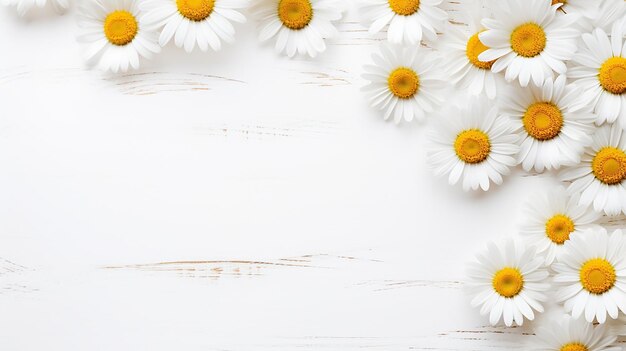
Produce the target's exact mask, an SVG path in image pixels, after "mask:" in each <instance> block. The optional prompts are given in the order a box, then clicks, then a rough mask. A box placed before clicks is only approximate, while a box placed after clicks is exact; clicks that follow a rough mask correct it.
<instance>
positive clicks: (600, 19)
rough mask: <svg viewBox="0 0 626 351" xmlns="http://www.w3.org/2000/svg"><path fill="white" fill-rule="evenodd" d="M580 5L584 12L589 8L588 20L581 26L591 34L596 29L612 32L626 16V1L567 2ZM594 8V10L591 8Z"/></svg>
mask: <svg viewBox="0 0 626 351" xmlns="http://www.w3.org/2000/svg"><path fill="white" fill-rule="evenodd" d="M574 1H575V2H576V4H578V3H580V5H577V6H580V7H581V8H582V9H581V10H582V11H584V10H585V8H584V7H585V6H586V7H587V9H586V10H587V16H586V18H585V19H586V20H585V21H583V22H582V23H581V24H582V25H583V28H584V30H585V31H586V32H591V31H593V30H594V29H595V28H601V29H602V30H603V31H605V32H610V31H611V27H612V26H613V24H614V23H615V22H617V21H618V20H621V19H622V18H624V16H626V2H625V1H624V0H598V1H593V2H592V1H587V0H567V2H574ZM590 7H593V8H590Z"/></svg>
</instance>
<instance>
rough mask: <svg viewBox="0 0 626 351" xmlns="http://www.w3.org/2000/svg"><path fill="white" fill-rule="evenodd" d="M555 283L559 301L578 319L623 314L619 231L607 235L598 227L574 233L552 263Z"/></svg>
mask: <svg viewBox="0 0 626 351" xmlns="http://www.w3.org/2000/svg"><path fill="white" fill-rule="evenodd" d="M552 268H553V269H554V271H555V272H556V275H555V277H554V282H555V283H557V284H559V285H560V288H559V289H558V291H557V293H556V299H557V301H558V302H564V303H565V309H566V310H567V311H568V312H571V313H572V316H573V317H574V318H576V319H578V318H579V317H580V316H581V315H583V313H584V315H585V319H586V320H587V321H588V322H589V323H591V322H593V321H594V319H595V320H597V321H598V322H599V323H604V322H605V321H606V315H607V314H608V315H609V316H610V317H611V318H613V319H616V318H617V317H618V315H619V310H621V311H622V313H626V237H624V234H623V233H622V231H621V230H616V231H614V232H613V233H611V234H608V233H607V231H606V229H604V228H600V229H596V230H591V231H587V232H585V233H583V235H574V236H572V237H570V240H568V241H567V242H566V243H565V249H564V250H563V252H562V254H561V255H560V257H559V258H558V262H557V263H554V264H553V265H552Z"/></svg>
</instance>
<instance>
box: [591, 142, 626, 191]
mask: <svg viewBox="0 0 626 351" xmlns="http://www.w3.org/2000/svg"><path fill="white" fill-rule="evenodd" d="M591 169H592V170H593V175H595V176H596V178H597V179H598V180H599V181H601V182H603V183H604V184H609V185H613V184H618V183H621V182H622V181H623V180H625V179H626V153H624V151H623V150H620V149H618V148H615V147H612V146H607V147H605V148H603V149H601V150H600V151H598V153H597V154H596V155H595V156H594V157H593V161H592V162H591Z"/></svg>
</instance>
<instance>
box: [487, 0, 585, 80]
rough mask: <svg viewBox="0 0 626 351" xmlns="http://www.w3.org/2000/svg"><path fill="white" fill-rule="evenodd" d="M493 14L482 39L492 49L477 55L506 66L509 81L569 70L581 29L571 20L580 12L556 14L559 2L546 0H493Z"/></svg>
mask: <svg viewBox="0 0 626 351" xmlns="http://www.w3.org/2000/svg"><path fill="white" fill-rule="evenodd" d="M491 9H492V11H493V15H494V18H493V19H490V18H486V19H484V20H483V22H482V23H483V25H484V26H485V27H486V28H487V30H486V31H484V32H481V33H480V34H479V36H478V37H479V39H480V41H481V42H482V43H483V44H485V45H486V46H487V47H489V49H487V50H485V51H484V52H483V53H482V54H480V55H478V59H479V60H481V61H484V62H489V61H493V60H497V61H496V62H495V63H494V64H493V66H492V67H491V69H492V70H493V71H494V72H501V71H503V70H506V73H505V78H506V79H507V80H509V81H512V80H515V79H519V82H520V84H521V85H522V86H527V85H528V82H529V81H530V80H531V78H532V81H533V82H534V83H535V85H541V84H543V82H544V80H546V79H548V78H553V77H554V73H553V72H556V73H559V74H563V73H565V71H566V70H567V68H566V66H565V62H564V61H567V60H569V59H571V58H572V56H573V55H574V53H575V52H576V49H577V46H576V39H577V38H578V37H579V36H580V33H579V32H578V31H577V30H576V29H574V28H572V26H571V24H572V23H573V22H574V21H575V20H576V19H577V17H578V16H573V15H566V14H560V15H558V16H557V15H556V11H557V6H551V3H550V2H549V1H545V0H507V1H493V2H492V6H491Z"/></svg>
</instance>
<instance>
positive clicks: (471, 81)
mask: <svg viewBox="0 0 626 351" xmlns="http://www.w3.org/2000/svg"><path fill="white" fill-rule="evenodd" d="M459 13H460V14H461V16H462V17H463V22H464V23H466V24H467V27H462V29H461V28H459V27H458V26H451V25H450V26H449V28H448V29H447V30H446V35H445V37H444V42H443V45H442V48H441V51H442V53H443V55H442V56H443V58H444V60H445V61H446V62H445V66H446V68H447V70H448V72H449V74H450V76H451V78H452V79H451V80H452V83H453V84H455V85H457V86H458V87H459V88H460V89H462V90H465V91H468V92H469V93H470V94H471V95H479V94H481V93H482V92H483V91H484V92H485V93H486V94H487V96H488V97H489V98H490V99H493V98H495V97H496V79H497V77H498V75H497V74H495V73H493V72H492V71H491V66H493V63H494V61H488V62H484V61H480V60H479V59H478V55H480V54H482V53H483V52H484V51H485V50H487V49H488V48H487V47H486V46H485V45H484V44H483V43H482V42H481V41H480V39H478V34H479V33H480V32H481V31H483V30H484V29H485V28H484V27H483V26H482V24H481V23H480V21H481V20H482V19H483V18H484V17H488V12H487V11H486V10H485V8H484V7H482V6H481V4H480V3H476V2H462V3H461V4H460V5H459Z"/></svg>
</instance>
